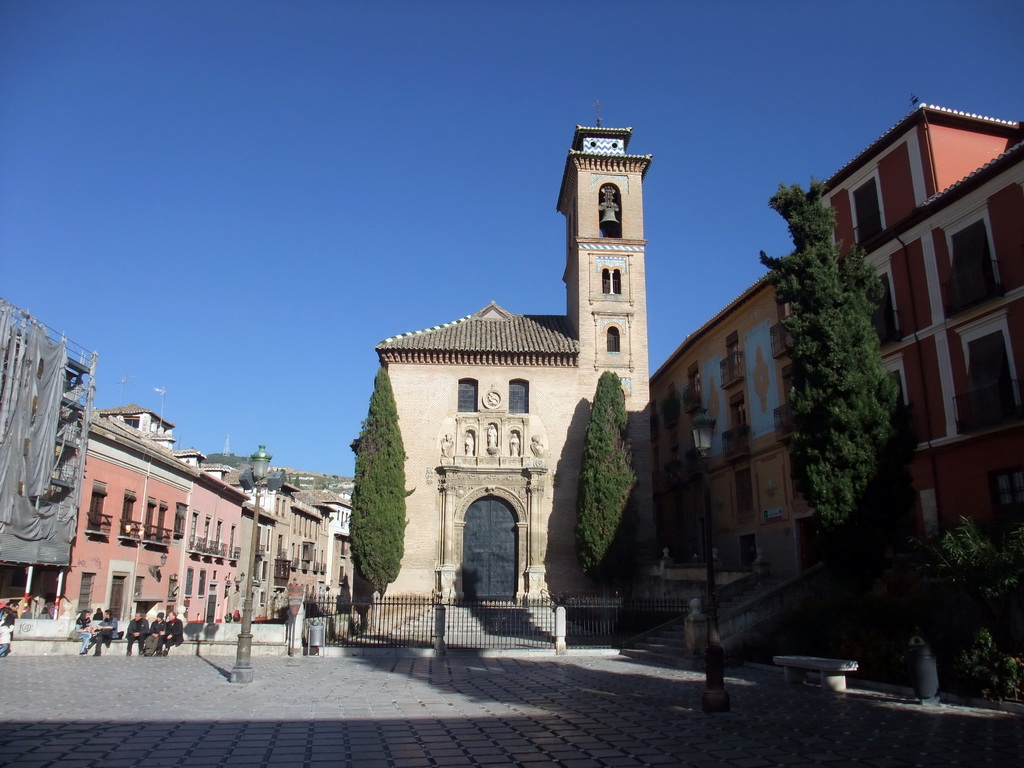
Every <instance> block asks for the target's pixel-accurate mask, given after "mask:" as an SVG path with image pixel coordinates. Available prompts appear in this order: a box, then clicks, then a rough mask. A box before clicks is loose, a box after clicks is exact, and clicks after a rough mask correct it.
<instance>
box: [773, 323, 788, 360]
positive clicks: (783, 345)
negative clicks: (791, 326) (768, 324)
mask: <svg viewBox="0 0 1024 768" xmlns="http://www.w3.org/2000/svg"><path fill="white" fill-rule="evenodd" d="M771 336H772V357H781V356H782V355H785V354H787V353H788V352H789V350H791V349H792V348H793V334H791V333H790V332H789V331H787V330H786V328H785V326H783V325H782V323H776V324H775V325H773V326H772V328H771Z"/></svg>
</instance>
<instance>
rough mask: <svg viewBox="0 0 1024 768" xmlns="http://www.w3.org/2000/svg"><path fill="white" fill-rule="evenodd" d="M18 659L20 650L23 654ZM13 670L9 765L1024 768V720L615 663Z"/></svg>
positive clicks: (164, 662) (182, 663)
mask: <svg viewBox="0 0 1024 768" xmlns="http://www.w3.org/2000/svg"><path fill="white" fill-rule="evenodd" d="M14 650H15V652H16V650H17V647H16V646H15V649H14ZM230 666H231V660H230V659H214V660H205V659H202V658H198V657H194V656H179V657H177V658H175V657H173V656H172V657H169V658H166V659H164V658H159V659H141V658H138V657H134V658H130V659H127V658H124V657H117V656H111V655H107V656H103V657H101V658H98V659H97V658H93V657H91V656H88V657H84V658H77V657H73V658H67V657H61V658H46V657H18V656H17V655H13V656H11V657H8V658H6V659H2V660H0V693H2V701H3V704H2V709H0V765H4V766H7V767H8V768H30V767H32V768H43V767H44V766H60V768H80V767H81V768H86V767H87V766H103V768H120V767H121V766H148V767H150V768H163V767H164V766H190V767H194V768H203V767H204V766H235V765H239V766H241V765H290V766H317V765H319V766H325V767H326V766H359V767H360V768H364V767H365V768H376V767H377V766H381V767H382V768H383V767H385V766H386V767H387V768H419V767H421V766H467V765H496V766H503V765H521V766H535V767H538V768H539V766H563V767H565V768H569V767H573V768H588V767H590V766H645V765H646V766H654V765H659V766H698V767H699V768H712V767H713V766H730V767H735V768H759V767H760V766H779V765H782V766H789V767H790V768H797V767H798V766H811V765H826V766H830V767H831V768H845V767H846V766H872V767H873V768H898V767H899V766H947V765H957V766H974V767H977V768H996V767H998V768H1003V767H1004V766H1020V765H1022V764H1024V757H1022V756H1024V717H1021V716H1019V715H1011V714H1006V713H1001V712H993V711H986V710H978V709H969V708H965V707H947V706H940V707H922V706H920V705H918V704H917V703H916V702H909V701H907V700H903V699H899V698H897V697H892V696H886V695H883V694H877V693H869V692H866V691H859V690H850V691H849V692H848V693H846V694H844V695H835V694H825V693H823V692H822V691H821V689H820V688H818V687H815V686H809V685H808V686H791V685H786V684H785V683H783V680H782V673H781V671H778V670H766V669H750V668H741V669H737V670H730V673H731V674H730V676H729V677H728V678H727V681H726V684H727V687H728V689H729V692H730V694H731V697H732V712H731V713H729V714H721V715H706V714H704V713H703V712H701V709H700V693H701V690H702V688H703V679H702V677H701V676H700V675H698V674H694V673H690V672H684V671H680V670H669V669H661V668H657V667H648V666H643V665H640V664H637V663H634V662H630V661H628V660H624V659H620V658H615V657H581V658H563V659H559V660H555V659H554V658H551V659H543V660H540V659H480V658H475V657H460V656H455V657H452V658H449V659H431V658H416V659H410V658H381V657H379V658H367V659H355V658H340V659H339V658H332V659H317V658H306V659H302V658H296V659H257V660H256V661H255V662H254V667H255V669H256V680H255V682H253V683H251V684H250V685H246V686H240V685H232V684H231V683H229V682H227V680H226V675H227V671H228V670H229V669H230Z"/></svg>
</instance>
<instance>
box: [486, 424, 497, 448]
mask: <svg viewBox="0 0 1024 768" xmlns="http://www.w3.org/2000/svg"><path fill="white" fill-rule="evenodd" d="M487 447H488V448H497V447H498V428H497V427H496V426H495V425H494V423H493V422H492V423H490V424H488V425H487Z"/></svg>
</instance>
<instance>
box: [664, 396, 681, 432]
mask: <svg viewBox="0 0 1024 768" xmlns="http://www.w3.org/2000/svg"><path fill="white" fill-rule="evenodd" d="M660 408H661V420H662V422H664V424H665V429H672V428H673V427H674V426H675V425H676V424H678V423H679V414H680V413H681V412H682V411H681V409H680V408H679V398H678V397H670V398H667V399H665V400H662V401H661V406H660Z"/></svg>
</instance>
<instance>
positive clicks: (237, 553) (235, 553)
mask: <svg viewBox="0 0 1024 768" xmlns="http://www.w3.org/2000/svg"><path fill="white" fill-rule="evenodd" d="M241 556H242V548H241V547H228V558H229V559H230V560H238V559H239V558H240V557H241Z"/></svg>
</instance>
